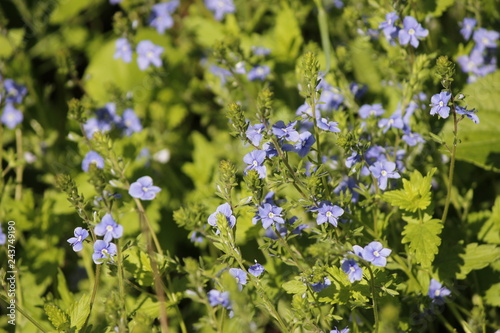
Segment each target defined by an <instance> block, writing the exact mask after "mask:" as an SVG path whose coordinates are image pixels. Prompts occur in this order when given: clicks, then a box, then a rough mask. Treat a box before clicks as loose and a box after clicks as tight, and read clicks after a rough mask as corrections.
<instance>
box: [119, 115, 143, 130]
mask: <svg viewBox="0 0 500 333" xmlns="http://www.w3.org/2000/svg"><path fill="white" fill-rule="evenodd" d="M121 126H122V127H123V128H124V131H123V132H124V134H125V136H131V135H132V133H138V132H140V131H142V125H141V121H140V120H139V117H137V115H136V114H135V112H134V110H132V109H126V110H125V111H123V115H122V123H121Z"/></svg>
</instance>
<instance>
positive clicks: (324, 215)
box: [314, 201, 344, 227]
mask: <svg viewBox="0 0 500 333" xmlns="http://www.w3.org/2000/svg"><path fill="white" fill-rule="evenodd" d="M314 210H315V211H317V212H318V216H317V217H316V223H318V224H323V223H325V222H328V223H330V224H332V225H334V226H335V227H336V226H337V219H338V218H339V217H340V216H341V215H342V214H344V210H343V209H342V208H340V207H339V206H337V205H333V204H332V203H331V202H330V201H322V202H321V203H320V206H319V207H318V208H315V209H314Z"/></svg>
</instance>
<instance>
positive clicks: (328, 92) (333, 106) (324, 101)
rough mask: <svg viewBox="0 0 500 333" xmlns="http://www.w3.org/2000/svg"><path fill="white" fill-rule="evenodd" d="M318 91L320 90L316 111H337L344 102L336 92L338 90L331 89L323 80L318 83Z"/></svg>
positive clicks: (342, 97)
mask: <svg viewBox="0 0 500 333" xmlns="http://www.w3.org/2000/svg"><path fill="white" fill-rule="evenodd" d="M318 89H321V95H320V96H319V100H318V102H319V104H318V105H317V108H318V110H321V111H331V110H338V108H339V107H340V105H341V104H342V102H343V101H344V96H342V94H340V93H339V92H338V89H337V88H334V87H332V86H331V85H330V84H328V82H326V81H325V80H324V79H322V80H321V81H320V82H319V84H318Z"/></svg>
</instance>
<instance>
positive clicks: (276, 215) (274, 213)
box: [252, 203, 285, 229]
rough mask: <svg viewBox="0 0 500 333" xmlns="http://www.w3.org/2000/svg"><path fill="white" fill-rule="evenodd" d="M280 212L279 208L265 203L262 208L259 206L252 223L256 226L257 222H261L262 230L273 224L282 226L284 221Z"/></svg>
mask: <svg viewBox="0 0 500 333" xmlns="http://www.w3.org/2000/svg"><path fill="white" fill-rule="evenodd" d="M282 210H283V208H281V207H278V206H275V205H271V204H269V203H265V204H264V205H263V206H259V208H258V212H257V215H256V216H255V217H254V218H253V219H252V222H253V224H256V223H257V221H259V220H260V221H262V226H263V227H264V229H267V228H269V227H270V226H271V225H273V224H274V223H280V224H284V223H285V220H284V219H283V218H282V215H281V211H282Z"/></svg>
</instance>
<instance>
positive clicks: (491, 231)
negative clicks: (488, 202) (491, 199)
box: [477, 196, 500, 244]
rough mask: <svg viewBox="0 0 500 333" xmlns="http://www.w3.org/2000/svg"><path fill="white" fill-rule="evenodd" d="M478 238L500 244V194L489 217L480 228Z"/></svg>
mask: <svg viewBox="0 0 500 333" xmlns="http://www.w3.org/2000/svg"><path fill="white" fill-rule="evenodd" d="M477 236H478V238H479V239H480V240H482V241H483V242H486V243H490V244H500V196H499V197H497V199H496V200H495V204H494V205H493V208H492V210H491V215H490V217H489V219H488V220H487V221H486V222H485V223H484V225H483V226H482V228H481V230H479V233H478V235H477Z"/></svg>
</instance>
